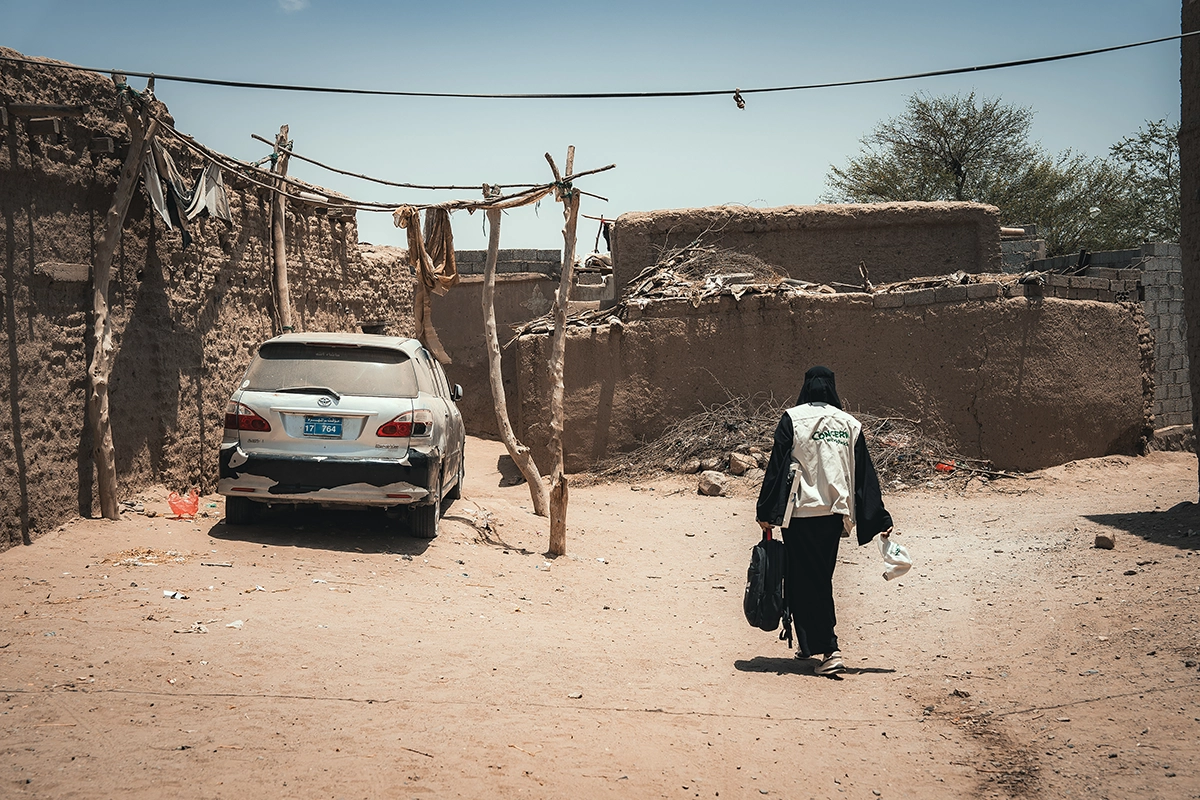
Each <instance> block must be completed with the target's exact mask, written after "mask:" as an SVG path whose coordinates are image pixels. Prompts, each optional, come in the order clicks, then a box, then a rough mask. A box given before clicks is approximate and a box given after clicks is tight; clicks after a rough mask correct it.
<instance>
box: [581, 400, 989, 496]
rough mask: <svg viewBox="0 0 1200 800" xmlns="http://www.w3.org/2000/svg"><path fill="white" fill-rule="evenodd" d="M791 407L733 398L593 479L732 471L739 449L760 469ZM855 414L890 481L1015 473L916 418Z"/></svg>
mask: <svg viewBox="0 0 1200 800" xmlns="http://www.w3.org/2000/svg"><path fill="white" fill-rule="evenodd" d="M784 409H785V406H783V405H780V404H779V403H777V402H776V401H775V400H774V398H769V397H762V396H756V397H731V398H730V399H729V400H727V401H725V402H724V403H720V404H718V405H713V406H709V407H706V408H703V409H702V410H701V411H699V412H697V413H695V414H692V415H691V416H688V417H685V418H684V419H681V420H679V421H677V422H675V423H673V424H672V425H671V426H670V427H669V428H667V430H665V431H664V432H663V433H662V435H661V436H659V437H658V438H656V439H654V440H652V441H648V442H645V443H644V444H642V445H641V446H640V447H638V448H637V449H635V450H632V451H630V452H627V453H621V454H619V455H616V456H613V457H612V458H609V459H606V460H605V461H603V462H601V463H600V464H599V465H597V467H596V469H595V470H594V471H593V472H592V473H591V475H590V476H589V477H590V479H591V480H593V481H604V480H624V481H638V480H645V479H646V478H649V477H654V476H661V475H664V474H668V473H683V474H688V473H694V472H698V471H699V470H700V469H701V468H705V469H718V470H726V469H728V467H729V461H730V459H729V456H730V455H731V454H733V453H740V454H744V455H748V456H751V457H753V458H754V459H755V461H756V462H757V463H758V466H759V467H760V468H762V467H765V466H766V464H767V460H768V458H769V457H770V454H771V446H772V444H773V442H774V437H775V427H776V426H777V425H778V424H779V420H780V418H781V417H782V416H783V412H784ZM853 413H854V416H855V417H856V418H857V419H858V420H859V421H860V422H861V423H862V426H863V435H864V437H865V438H866V442H867V448H868V450H870V453H871V460H872V461H873V462H874V463H875V470H876V472H878V473H879V482H880V484H881V485H882V486H884V487H885V488H893V489H896V488H904V487H906V486H912V485H915V484H920V483H927V482H929V481H931V480H935V479H936V480H954V479H958V480H966V479H969V478H971V477H973V476H976V475H978V476H981V477H985V478H992V477H1009V476H1010V475H1009V473H1004V472H1000V471H998V470H994V469H992V467H991V464H990V463H989V462H987V461H984V460H981V459H972V458H967V457H964V456H962V455H960V454H958V453H956V452H955V451H954V450H953V449H952V448H950V447H948V446H947V445H946V444H945V443H943V442H942V441H940V440H939V439H937V438H935V437H932V436H929V435H926V434H925V433H923V432H922V431H921V428H920V426H919V425H918V424H917V423H915V422H913V421H912V420H908V419H904V418H901V417H877V416H874V415H872V414H867V413H864V412H853Z"/></svg>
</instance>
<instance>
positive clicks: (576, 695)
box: [567, 692, 583, 700]
mask: <svg viewBox="0 0 1200 800" xmlns="http://www.w3.org/2000/svg"><path fill="white" fill-rule="evenodd" d="M567 697H569V698H571V699H572V700H579V699H581V698H582V697H583V692H571V693H570V694H569V695H567Z"/></svg>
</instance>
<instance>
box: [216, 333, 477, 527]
mask: <svg viewBox="0 0 1200 800" xmlns="http://www.w3.org/2000/svg"><path fill="white" fill-rule="evenodd" d="M461 397H462V387H460V386H458V385H457V384H455V385H454V386H450V385H449V384H447V383H446V375H445V373H443V372H442V367H441V365H440V364H438V362H437V360H436V359H434V358H433V356H432V355H430V353H429V351H428V350H426V349H425V348H424V347H423V346H422V345H421V343H420V342H418V341H417V340H416V339H401V338H396V337H391V336H374V335H370V334H351V333H287V334H284V335H282V336H277V337H275V338H274V339H270V340H268V341H266V342H264V343H263V344H262V346H261V347H260V348H259V351H258V355H257V356H255V358H254V360H253V361H252V362H251V363H250V367H249V369H247V370H246V374H245V376H244V377H243V379H242V382H241V384H240V385H239V386H238V388H237V389H236V390H235V391H234V393H233V396H232V397H230V398H229V405H228V406H227V407H226V409H225V436H224V438H223V439H222V441H221V451H220V482H219V483H218V484H217V491H219V492H220V493H221V494H223V495H225V497H226V498H227V499H226V501H225V523H226V524H227V525H245V524H247V523H250V522H252V521H253V519H254V516H255V513H256V512H257V511H258V509H259V508H261V507H262V505H266V504H298V503H311V504H318V505H321V506H326V507H343V508H347V507H365V506H373V507H384V508H392V509H395V508H407V509H408V517H409V523H410V527H411V529H412V532H413V533H414V534H415V535H417V536H419V537H422V538H426V539H432V538H433V537H434V536H437V531H438V520H439V519H440V518H441V515H442V504H443V501H444V500H445V501H451V500H455V499H457V498H458V497H459V494H460V492H461V491H462V480H463V445H464V440H465V431H464V429H463V422H462V415H461V414H460V413H459V411H458V406H456V405H455V401H457V400H458V399H459V398H461Z"/></svg>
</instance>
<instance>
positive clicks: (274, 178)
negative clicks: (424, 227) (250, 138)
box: [160, 120, 616, 213]
mask: <svg viewBox="0 0 1200 800" xmlns="http://www.w3.org/2000/svg"><path fill="white" fill-rule="evenodd" d="M160 127H161V128H162V129H163V130H165V131H166V132H168V133H170V134H171V135H172V136H174V137H175V138H176V139H177V140H178V141H179V142H180V143H182V144H183V145H184V146H185V147H187V148H189V149H191V150H192V151H193V152H196V153H197V154H199V155H201V156H206V157H208V158H210V159H212V160H215V161H218V162H220V163H221V164H222V165H223V166H225V167H227V168H228V169H229V170H230V171H232V172H234V173H235V174H237V175H238V176H239V177H241V178H243V179H244V180H246V181H248V182H249V183H252V184H254V185H256V186H259V187H261V188H263V189H266V190H268V191H271V192H278V193H279V194H282V195H283V196H284V197H286V198H288V199H289V200H293V201H295V202H299V203H308V204H320V203H319V201H314V200H313V199H312V198H311V197H303V196H301V195H297V194H292V193H290V192H286V191H284V190H283V189H281V188H279V187H278V186H275V185H272V184H271V183H266V182H264V181H263V180H258V179H256V178H255V177H253V176H252V174H251V172H250V171H251V170H252V171H253V172H254V173H263V174H264V175H265V176H269V177H267V178H266V180H269V181H271V182H282V183H284V184H285V185H289V186H293V187H296V188H298V189H300V190H302V191H311V192H321V193H328V192H329V190H327V189H325V188H323V187H320V186H316V185H313V184H310V183H306V182H304V181H298V180H296V179H295V178H290V177H287V176H282V175H274V174H271V173H266V172H265V171H264V170H262V169H260V168H258V167H252V166H250V165H249V164H246V163H244V162H241V161H239V160H237V159H235V158H233V157H232V156H227V155H225V154H224V153H221V152H219V151H216V150H213V149H212V148H210V147H207V146H205V145H202V144H200V143H199V142H197V141H196V140H195V139H193V138H192V137H190V136H187V135H186V134H183V133H180V132H179V131H178V130H176V129H175V128H174V127H173V126H171V125H169V124H167V123H165V122H162V121H161V120H160ZM615 167H616V164H609V165H607V166H604V167H597V168H595V169H590V170H585V171H583V172H577V173H575V174H573V175H568V176H566V177H564V178H563V179H562V183H564V184H569V183H570V182H572V181H574V180H576V179H578V178H582V177H585V176H587V175H595V174H597V173H600V172H606V171H608V170H610V169H614V168H615ZM517 185H520V184H517ZM556 185H558V184H555V183H553V182H552V183H544V184H536V185H530V186H529V188H527V189H524V190H523V191H519V192H514V193H512V194H508V195H500V196H497V197H490V198H485V199H480V200H466V199H463V200H448V201H444V202H441V203H422V204H418V203H411V204H401V203H377V202H372V201H366V200H354V199H352V198H348V197H343V196H336V197H331V198H330V201H329V203H328V205H330V206H336V207H342V208H355V209H358V210H361V211H386V212H389V213H390V212H393V211H395V210H396V209H397V208H398V207H400V206H401V205H411V206H413V207H414V208H419V209H427V208H445V209H449V210H463V209H465V210H467V211H471V212H473V211H475V210H476V209H487V208H515V207H517V206H521V205H527V204H528V203H532V202H536V201H537V200H540V199H541V198H542V197H544V196H545V195H546V194H549V192H550V191H552V190H553V189H554V188H555V186H556ZM470 188H475V187H470ZM479 188H481V189H482V188H483V185H481V186H480V187H479ZM573 190H574V191H578V192H580V193H581V194H585V195H587V196H589V197H595V198H597V199H600V200H606V199H607V198H604V197H601V196H600V195H596V194H592V193H591V192H585V191H583V190H582V189H573Z"/></svg>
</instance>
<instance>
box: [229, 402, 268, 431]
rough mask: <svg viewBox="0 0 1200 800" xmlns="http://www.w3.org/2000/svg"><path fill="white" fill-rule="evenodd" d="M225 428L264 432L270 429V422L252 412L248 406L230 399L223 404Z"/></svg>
mask: <svg viewBox="0 0 1200 800" xmlns="http://www.w3.org/2000/svg"><path fill="white" fill-rule="evenodd" d="M225 428H226V430H233V431H258V432H260V433H266V432H267V431H269V430H271V423H269V422H267V421H266V420H265V419H263V418H262V417H260V416H259V415H258V414H256V413H254V410H253V409H251V408H250V407H249V406H247V405H245V404H243V403H235V402H234V401H233V400H230V401H229V404H228V405H227V406H225Z"/></svg>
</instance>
